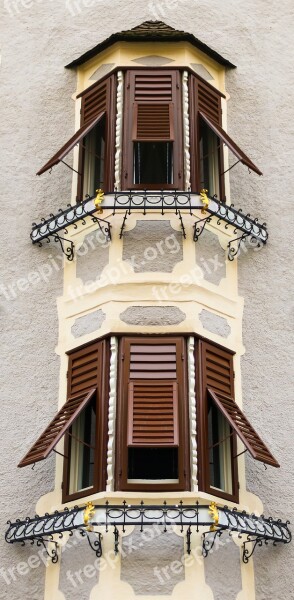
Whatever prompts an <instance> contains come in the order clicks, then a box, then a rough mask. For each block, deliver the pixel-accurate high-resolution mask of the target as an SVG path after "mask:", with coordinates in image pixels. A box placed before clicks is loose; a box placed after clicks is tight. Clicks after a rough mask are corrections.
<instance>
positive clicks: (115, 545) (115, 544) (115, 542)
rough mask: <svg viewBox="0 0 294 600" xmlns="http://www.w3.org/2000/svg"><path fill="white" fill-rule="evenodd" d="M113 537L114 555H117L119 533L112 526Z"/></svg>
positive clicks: (115, 527)
mask: <svg viewBox="0 0 294 600" xmlns="http://www.w3.org/2000/svg"><path fill="white" fill-rule="evenodd" d="M113 535H114V553H115V554H118V552H119V550H118V544H119V531H118V528H117V526H116V525H115V526H114V530H113Z"/></svg>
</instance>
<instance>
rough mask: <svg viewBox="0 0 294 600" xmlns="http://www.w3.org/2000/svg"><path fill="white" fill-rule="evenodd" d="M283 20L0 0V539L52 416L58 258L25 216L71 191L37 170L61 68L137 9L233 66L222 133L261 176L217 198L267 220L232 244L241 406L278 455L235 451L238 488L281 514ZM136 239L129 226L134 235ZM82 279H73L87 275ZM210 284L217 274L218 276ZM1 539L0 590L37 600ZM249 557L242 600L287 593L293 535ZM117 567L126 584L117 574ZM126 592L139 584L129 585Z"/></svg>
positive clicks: (286, 391)
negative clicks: (33, 448) (240, 322)
mask: <svg viewBox="0 0 294 600" xmlns="http://www.w3.org/2000/svg"><path fill="white" fill-rule="evenodd" d="M292 17H293V3H292V1H291V0H284V1H283V2H282V3H276V2H274V1H273V0H248V1H247V2H246V3H244V2H237V3H236V2H232V0H223V2H222V4H221V6H220V3H219V1H218V0H199V1H197V2H194V1H192V0H178V2H168V1H166V0H150V1H149V2H143V1H142V0H130V1H129V2H127V3H126V2H123V1H122V0H113V2H112V3H111V4H110V3H109V2H106V1H105V0H101V1H100V0H94V1H93V2H92V3H90V2H86V1H84V2H83V0H56V2H54V3H53V2H52V1H51V0H31V1H30V2H27V1H25V0H4V2H3V4H2V6H1V19H0V23H1V30H2V42H1V53H2V62H1V67H0V76H1V102H0V107H1V109H0V110H1V119H0V132H1V148H2V158H1V167H2V168H1V177H2V179H1V184H2V185H1V189H2V192H3V200H2V203H1V208H2V228H1V242H2V251H1V256H0V261H1V287H0V320H1V350H0V352H1V359H0V364H1V381H0V389H1V409H2V413H1V414H2V418H1V422H0V439H1V452H0V457H1V458H0V460H1V464H0V468H1V473H2V481H3V486H2V494H1V500H0V510H1V526H2V533H3V532H4V529H5V527H6V520H7V518H8V517H10V518H12V519H14V518H17V517H25V516H26V515H27V514H34V511H35V504H36V501H37V500H38V498H39V497H40V495H42V494H45V493H47V492H48V491H50V490H51V489H52V486H53V476H54V470H53V466H54V458H52V459H49V460H47V461H44V463H39V464H38V465H36V467H35V469H34V471H32V470H31V469H30V468H29V467H27V468H24V469H22V470H17V468H16V464H17V463H18V461H19V459H20V458H21V456H22V455H23V454H24V452H25V451H26V450H27V448H28V447H29V446H30V444H31V443H32V442H33V441H34V439H35V438H36V437H37V435H38V433H39V432H40V431H41V430H42V429H43V428H44V426H45V425H46V424H47V422H48V420H49V419H50V418H51V417H52V416H53V414H54V413H55V412H56V409H57V394H58V383H59V381H58V374H59V358H58V356H57V355H56V353H55V346H56V342H57V329H58V325H57V308H56V298H57V297H58V296H59V295H61V293H62V272H61V269H60V266H61V261H60V259H59V256H60V255H59V250H58V247H57V246H58V245H56V244H54V245H53V244H51V245H50V246H49V245H48V246H47V245H46V246H45V247H43V248H42V249H41V248H33V247H32V246H31V243H30V240H29V232H30V227H31V222H32V221H34V220H38V219H39V217H42V216H48V215H49V213H50V212H55V211H56V210H57V209H58V207H59V206H63V207H64V206H66V204H67V202H69V200H70V194H71V180H72V174H71V171H70V170H69V169H67V168H66V167H65V166H63V165H59V166H58V167H55V168H54V169H53V172H52V174H51V175H50V174H49V173H46V174H44V175H43V176H42V177H41V178H37V177H35V172H36V171H37V169H38V168H40V166H41V165H42V164H43V163H44V162H45V161H46V160H47V159H48V158H49V157H50V156H51V155H52V154H53V152H55V151H56V150H57V148H58V147H60V146H61V145H62V144H63V143H64V141H65V140H66V139H68V138H69V137H70V135H72V134H73V131H74V102H73V101H72V100H71V96H72V94H73V93H74V91H75V81H76V79H75V73H74V72H73V71H68V70H64V68H63V67H64V65H65V64H66V63H68V62H69V61H71V60H73V59H74V58H75V57H77V56H79V55H80V54H81V53H83V52H85V51H86V50H87V49H89V48H91V47H92V46H94V45H95V44H97V43H98V42H101V41H102V40H103V39H105V38H106V37H107V36H109V35H111V34H112V33H113V32H115V31H117V30H121V29H127V28H129V27H133V26H135V25H137V24H138V23H141V22H142V21H144V20H146V19H150V18H153V19H154V18H160V19H163V20H164V21H166V22H167V23H168V24H170V25H172V26H174V27H177V28H179V29H184V30H186V31H190V32H192V33H194V34H195V35H196V36H197V37H199V38H200V39H201V40H202V41H203V42H205V43H207V44H208V45H210V46H213V47H214V49H216V50H217V51H219V52H220V53H221V54H222V55H224V56H225V57H227V58H228V59H229V60H231V61H232V62H233V63H235V64H236V65H237V66H238V68H237V69H236V70H233V71H230V72H228V74H227V83H226V87H227V91H228V92H229V94H230V95H231V100H230V101H229V103H228V131H229V133H230V134H231V135H232V136H233V137H234V138H235V139H236V141H237V142H238V143H239V144H240V146H241V147H242V148H243V149H244V150H245V151H247V152H248V154H249V155H250V157H251V158H252V160H254V161H256V163H257V164H258V165H259V166H260V168H261V169H262V170H263V172H264V177H263V178H258V177H257V176H256V175H255V174H253V173H252V174H251V175H248V172H247V169H246V168H245V167H243V166H241V165H237V166H236V167H234V169H233V170H232V171H231V178H230V182H231V199H232V202H234V204H235V205H236V206H237V207H238V206H241V207H242V208H243V210H244V212H251V213H252V214H253V215H254V216H255V215H256V216H260V218H261V220H266V221H267V223H268V226H269V231H270V239H269V243H268V245H267V247H266V248H265V249H263V250H262V251H261V252H253V251H251V252H248V253H247V254H244V253H243V254H242V255H241V257H240V259H239V282H240V288H239V291H240V293H241V294H242V295H243V296H244V298H245V309H244V328H243V333H244V343H245V346H246V354H245V355H244V357H243V359H242V377H243V407H244V410H245V412H246V413H247V415H248V416H249V418H250V419H251V420H252V421H253V423H254V426H255V427H256V429H257V430H258V431H259V432H260V433H262V434H263V437H264V439H265V440H266V441H267V442H268V444H269V445H270V447H271V449H272V450H273V452H274V453H275V454H276V456H277V458H278V459H279V461H280V463H281V469H280V470H274V469H270V468H269V469H268V470H267V471H265V470H264V468H263V466H262V465H261V464H259V463H255V462H254V461H252V460H251V459H248V464H247V480H248V485H249V488H250V490H251V491H252V492H254V493H256V494H258V495H260V497H261V499H262V501H263V503H264V511H265V513H266V514H272V515H273V516H278V517H282V518H290V520H292V521H293V495H294V489H293V479H294V478H293V436H294V425H293V418H291V417H290V415H291V413H292V412H293V392H292V389H293V369H292V366H291V365H292V364H293V358H294V357H293V354H294V352H293V341H292V337H291V328H292V327H293V300H292V298H293V273H292V262H293V260H292V251H291V244H290V240H291V239H292V236H291V231H290V228H291V227H293V224H292V221H293V208H292V198H291V194H290V193H289V191H291V190H292V189H293V183H294V182H293V140H292V138H291V137H290V136H289V124H290V123H291V122H292V121H293V116H292V115H293V108H292V100H291V95H292V94H291V91H292V88H293V65H294V60H293V59H294V57H293V44H292V25H291V22H292ZM204 23H205V27H204V26H203V24H204ZM291 82H292V83H291ZM291 86H292V87H291ZM285 91H286V92H285ZM232 162H233V160H232ZM172 234H173V235H177V234H176V233H175V232H172ZM132 235H133V238H132ZM208 235H209V234H208V232H205V233H204V234H203V236H201V238H200V240H199V242H198V244H202V247H204V244H207V245H208V247H207V252H210V253H211V255H212V256H214V254H215V250H214V247H213V246H212V244H213V243H214V242H208V241H205V240H208V238H207V236H208ZM130 236H131V239H133V242H132V244H133V246H134V245H136V239H134V232H129V233H128V234H127V235H126V238H125V241H124V243H126V247H127V246H128V244H129V249H128V250H126V256H125V260H128V253H130V255H131V254H132V244H131V243H129V242H128V239H130ZM140 239H141V234H140V235H139V236H138V238H137V243H140ZM159 239H162V236H161V235H160V236H159ZM156 240H157V238H156V239H155V243H156ZM179 241H180V240H179ZM148 245H152V241H151V242H150V241H148ZM51 246H52V247H51ZM218 249H220V246H219V244H218ZM166 256H167V255H166V254H165V257H166ZM201 256H203V255H202V254H201ZM196 257H197V244H196ZM143 260H145V259H144V257H143V256H142V258H141V262H142V261H143ZM179 260H181V255H180V253H178V254H170V262H169V263H168V264H167V265H166V267H165V268H166V270H167V271H171V270H172V268H173V265H174V264H175V261H179ZM151 264H152V263H151ZM200 266H201V264H200ZM143 267H144V268H143ZM143 267H142V265H141V270H144V269H146V267H147V265H145V266H144V265H143ZM97 269H98V271H97V272H98V273H99V267H97ZM148 269H149V265H148ZM139 270H140V269H139ZM155 270H156V269H155ZM219 272H220V271H218V272H217V275H219ZM33 274H34V275H33ZM90 274H92V269H91V271H90ZM208 275H209V274H208ZM81 276H82V277H85V278H87V277H88V273H87V274H85V275H83V274H81ZM96 276H97V274H96ZM207 279H208V277H207ZM208 281H210V279H208ZM211 281H212V282H213V283H218V282H219V278H218V279H217V280H216V281H213V280H212V279H211ZM3 286H6V287H3ZM8 286H12V287H10V288H9V287H8ZM3 490H4V491H3ZM0 544H1V559H0V564H1V569H2V570H0V588H1V598H3V600H6V599H8V598H9V599H10V600H23V598H29V599H30V600H42V598H43V596H44V567H43V563H42V560H41V559H40V561H39V562H40V565H38V566H37V564H36V561H35V566H28V560H29V557H30V556H32V555H35V554H37V550H36V549H35V548H34V547H26V548H21V547H17V546H8V545H6V544H5V543H4V541H3V535H2V536H1V541H0ZM132 560H133V557H132ZM254 560H255V584H256V600H268V599H270V600H272V599H275V600H285V599H290V598H292V597H293V574H292V565H293V560H294V545H293V544H292V545H290V546H288V547H285V548H284V547H278V548H272V547H269V548H266V549H258V550H257V552H256V554H255V559H254ZM24 563H25V566H24ZM32 564H33V563H32V562H31V565H32ZM9 569H10V571H9ZM125 576H126V577H129V579H130V570H128V575H125ZM133 585H134V586H136V585H140V582H139V583H138V582H137V583H136V581H135V580H134V583H133ZM141 589H142V588H141ZM144 593H145V592H144ZM157 593H158V592H157ZM169 593H170V592H169ZM193 597H194V596H193ZM52 600H53V599H52ZM250 600H251V599H250Z"/></svg>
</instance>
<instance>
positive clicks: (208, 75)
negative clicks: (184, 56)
mask: <svg viewBox="0 0 294 600" xmlns="http://www.w3.org/2000/svg"><path fill="white" fill-rule="evenodd" d="M191 67H192V69H193V71H195V73H198V75H200V77H203V79H206V81H209V80H210V81H211V80H213V79H214V77H212V75H211V73H209V71H208V70H207V69H206V68H205V67H204V66H203V65H201V64H197V63H191Z"/></svg>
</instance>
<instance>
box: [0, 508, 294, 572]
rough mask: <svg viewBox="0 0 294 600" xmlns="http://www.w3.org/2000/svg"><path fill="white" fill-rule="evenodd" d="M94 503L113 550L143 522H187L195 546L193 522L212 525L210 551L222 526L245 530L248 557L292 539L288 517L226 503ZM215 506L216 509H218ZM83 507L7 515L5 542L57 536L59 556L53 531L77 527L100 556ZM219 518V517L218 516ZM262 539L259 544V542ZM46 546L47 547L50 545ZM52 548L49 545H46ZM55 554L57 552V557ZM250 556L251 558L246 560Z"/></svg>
mask: <svg viewBox="0 0 294 600" xmlns="http://www.w3.org/2000/svg"><path fill="white" fill-rule="evenodd" d="M92 506H93V508H91V515H90V517H91V526H93V529H94V528H96V527H104V528H105V531H106V532H108V530H109V527H111V528H112V527H113V528H114V529H113V534H114V543H115V552H116V553H117V552H118V548H119V529H118V527H122V531H123V532H125V528H126V527H127V526H130V525H135V526H138V527H140V531H144V527H145V526H150V525H155V524H156V525H160V526H163V531H167V527H168V526H170V525H179V526H180V528H181V531H182V532H183V531H184V529H186V528H187V531H186V536H187V538H186V539H187V550H188V552H189V551H190V550H191V543H190V541H191V535H192V528H194V529H195V530H196V531H197V532H198V531H199V528H200V527H206V528H207V527H210V529H209V531H205V532H204V533H203V556H207V555H208V553H209V552H210V551H211V549H212V548H213V546H214V544H215V541H216V539H217V537H220V536H221V534H222V533H223V532H224V531H229V533H230V534H231V533H232V532H238V534H239V537H241V535H243V534H246V535H247V541H246V542H244V548H243V559H244V562H248V560H249V558H250V556H251V555H252V553H253V551H254V550H255V547H256V545H259V546H261V545H262V544H267V542H268V541H272V542H273V543H274V545H276V544H277V543H279V542H280V543H283V544H288V543H289V542H291V539H292V536H291V532H290V530H289V521H286V522H282V521H281V519H277V520H274V519H272V518H271V517H270V518H267V519H266V518H265V517H264V516H263V515H261V516H260V517H257V516H256V515H254V514H248V513H246V511H242V512H241V511H238V510H237V509H229V508H228V507H227V506H224V507H221V506H218V507H217V508H216V507H213V510H212V504H210V505H207V504H205V505H204V504H199V503H198V502H196V503H195V504H191V505H185V504H183V503H182V502H180V503H179V504H178V505H174V506H172V505H168V504H167V503H166V502H165V503H163V504H162V505H149V504H148V505H145V504H144V502H141V503H140V504H139V505H128V504H127V503H126V501H124V502H123V503H122V504H121V505H110V504H109V503H107V502H106V504H105V505H92ZM216 512H217V515H216ZM84 516H85V508H84V507H78V506H75V507H74V508H71V509H64V510H63V511H61V512H59V511H55V513H53V514H49V513H46V514H45V515H44V516H42V517H40V516H39V515H35V517H33V518H29V517H27V519H25V520H24V521H21V520H20V519H18V520H17V521H15V522H14V523H11V522H10V521H8V525H9V527H8V530H7V531H6V534H5V540H6V542H8V543H10V544H13V543H16V542H20V543H22V544H24V543H25V542H27V541H31V542H36V543H39V544H40V543H41V544H44V543H45V544H48V543H49V542H53V543H54V544H55V550H54V549H53V550H52V551H51V554H48V555H49V556H50V557H51V560H52V561H53V562H57V560H58V555H57V550H56V548H57V542H56V540H55V539H54V537H53V536H54V535H56V536H58V537H59V538H62V537H63V534H64V532H69V534H70V535H72V533H73V531H74V530H76V529H77V530H79V531H80V532H81V535H83V536H85V535H86V536H87V539H88V542H89V544H90V546H91V548H92V549H93V550H94V551H95V553H96V556H101V553H102V545H101V540H102V535H101V532H100V531H99V532H98V531H96V530H93V535H95V536H96V538H97V539H95V541H94V542H93V541H92V540H91V537H90V533H91V532H89V531H87V528H88V527H89V519H88V520H87V522H85V520H84ZM217 519H218V520H217ZM249 541H250V542H253V544H254V548H253V549H252V551H251V552H250V551H249V550H248V549H247V547H246V544H247V543H249ZM260 542H261V544H260ZM47 551H48V547H47ZM48 552H49V551H48ZM56 556H57V558H56ZM247 559H248V560H247Z"/></svg>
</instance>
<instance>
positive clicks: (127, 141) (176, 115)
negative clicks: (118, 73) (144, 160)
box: [121, 67, 184, 190]
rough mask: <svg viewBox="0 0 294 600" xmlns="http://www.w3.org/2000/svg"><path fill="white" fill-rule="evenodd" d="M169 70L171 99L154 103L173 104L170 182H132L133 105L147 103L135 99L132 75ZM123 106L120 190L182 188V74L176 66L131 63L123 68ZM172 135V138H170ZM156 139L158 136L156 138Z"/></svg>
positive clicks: (134, 108)
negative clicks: (140, 65) (171, 170)
mask: <svg viewBox="0 0 294 600" xmlns="http://www.w3.org/2000/svg"><path fill="white" fill-rule="evenodd" d="M160 73H162V74H165V75H166V74H170V75H171V77H172V101H168V100H162V101H161V100H158V101H157V102H155V101H154V104H156V103H158V104H160V103H162V104H170V105H173V108H172V109H171V110H170V119H171V121H170V124H171V126H170V140H169V141H171V142H172V144H173V146H172V149H173V151H172V156H173V183H170V184H168V183H166V184H158V183H157V184H152V183H150V184H149V183H148V184H146V183H144V184H143V183H142V184H139V183H137V184H136V183H133V169H134V142H135V141H136V140H135V139H134V123H135V121H134V118H135V112H136V106H137V105H139V104H149V102H148V101H144V100H139V101H135V77H136V74H139V75H141V74H145V75H150V76H152V75H154V74H160ZM124 75H125V77H124V110H123V153H122V155H123V160H122V173H121V181H122V185H121V188H122V190H128V189H134V190H144V189H148V190H149V189H150V190H161V189H164V190H175V189H183V186H184V176H183V173H184V149H183V101H182V83H181V81H182V78H181V71H180V70H179V69H177V68H174V69H172V68H170V67H168V68H165V67H145V68H144V67H140V68H138V67H134V68H128V69H127V70H125V71H124ZM172 138H174V139H172ZM158 141H159V140H158Z"/></svg>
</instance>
